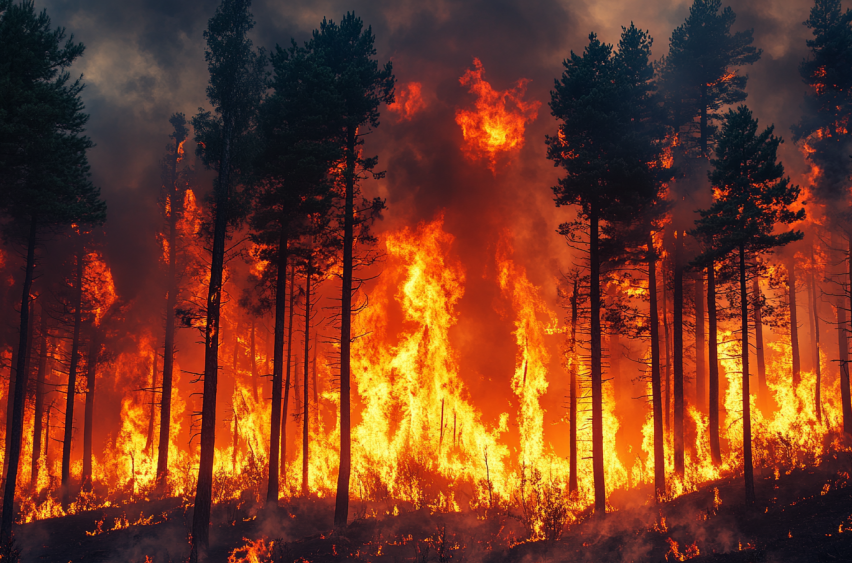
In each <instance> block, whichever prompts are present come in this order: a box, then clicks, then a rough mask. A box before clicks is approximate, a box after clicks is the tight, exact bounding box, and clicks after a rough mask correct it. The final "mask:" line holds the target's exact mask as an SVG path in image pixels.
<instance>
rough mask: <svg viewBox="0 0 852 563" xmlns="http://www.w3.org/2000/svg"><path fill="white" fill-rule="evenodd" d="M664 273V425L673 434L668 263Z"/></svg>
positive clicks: (663, 265) (664, 264) (663, 269)
mask: <svg viewBox="0 0 852 563" xmlns="http://www.w3.org/2000/svg"><path fill="white" fill-rule="evenodd" d="M662 273H663V338H664V339H665V345H666V374H665V375H666V381H665V385H664V388H663V393H664V404H663V423H664V425H665V429H666V430H667V431H669V432H671V429H672V421H671V413H672V410H671V409H672V377H671V374H672V356H671V343H672V338H671V337H672V333H671V331H670V330H669V328H670V327H669V299H668V295H667V294H668V292H667V291H666V261H665V260H663V262H662Z"/></svg>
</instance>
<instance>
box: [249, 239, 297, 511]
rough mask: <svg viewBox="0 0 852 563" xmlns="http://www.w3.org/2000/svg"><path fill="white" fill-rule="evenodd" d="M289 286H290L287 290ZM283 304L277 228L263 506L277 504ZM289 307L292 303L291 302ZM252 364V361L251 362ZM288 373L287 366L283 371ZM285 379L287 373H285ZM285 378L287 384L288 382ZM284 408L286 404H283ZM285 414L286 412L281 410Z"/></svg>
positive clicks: (282, 253) (283, 254)
mask: <svg viewBox="0 0 852 563" xmlns="http://www.w3.org/2000/svg"><path fill="white" fill-rule="evenodd" d="M292 292H293V286H292V285H291V286H290V293H291V294H292ZM286 307H287V235H286V232H285V230H284V229H283V228H282V229H281V236H280V238H279V240H278V275H277V276H276V280H275V333H274V334H275V342H274V344H273V354H274V359H273V362H272V416H271V417H270V419H271V420H270V429H269V430H270V432H269V483H268V484H267V488H266V506H267V507H277V506H278V492H279V486H278V471H279V467H283V464H282V465H279V463H278V456H279V453H280V455H281V458H282V459H283V458H284V454H283V452H280V451H279V446H280V447H281V448H282V449H283V446H284V444H285V438H284V436H283V434H282V432H283V429H284V426H283V423H282V420H281V379H282V375H283V372H284V369H283V368H284V322H285V315H286ZM291 307H292V305H291ZM252 365H254V364H252ZM287 375H288V376H289V369H288V372H287ZM288 380H289V377H288ZM289 383H290V382H289V381H288V382H287V384H288V385H289ZM285 409H286V407H285ZM285 417H286V413H285Z"/></svg>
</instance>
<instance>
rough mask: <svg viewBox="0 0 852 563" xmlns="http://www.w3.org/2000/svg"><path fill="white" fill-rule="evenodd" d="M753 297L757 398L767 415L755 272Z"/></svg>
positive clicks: (757, 288) (758, 290) (767, 389)
mask: <svg viewBox="0 0 852 563" xmlns="http://www.w3.org/2000/svg"><path fill="white" fill-rule="evenodd" d="M751 284H752V285H751V290H752V296H753V299H754V341H755V342H754V344H755V349H756V351H757V400H758V404H759V405H760V410H762V411H763V414H765V415H768V414H769V409H770V408H771V405H772V402H771V400H770V397H769V387H768V386H767V385H766V359H765V357H764V353H763V311H762V310H761V301H762V299H761V297H762V296H761V294H760V277H759V276H758V274H757V272H756V271H755V273H754V278H752V282H751Z"/></svg>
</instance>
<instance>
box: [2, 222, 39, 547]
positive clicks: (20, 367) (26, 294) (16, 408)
mask: <svg viewBox="0 0 852 563" xmlns="http://www.w3.org/2000/svg"><path fill="white" fill-rule="evenodd" d="M37 233H38V221H37V220H36V216H35V215H33V216H32V217H31V218H30V232H29V236H28V238H27V265H26V273H25V274H24V287H23V295H22V296H21V326H20V331H19V340H18V351H19V353H18V357H17V360H18V361H17V364H16V365H15V366H14V368H15V370H16V371H17V373H18V377H17V378H16V381H15V389H14V391H15V392H14V404H13V407H12V424H11V427H10V428H7V429H6V431H7V433H10V434H11V440H10V444H9V449H8V450H7V452H8V454H9V457H8V460H9V463H8V467H9V472H8V474H7V476H6V483H5V487H4V491H3V515H2V520H0V543H2V544H3V545H7V544H9V543H11V540H12V523H13V520H14V508H15V490H16V488H17V485H18V463H19V462H20V458H21V437H22V434H23V427H24V399H25V398H26V391H27V372H26V364H27V350H29V344H30V343H29V341H28V338H29V323H30V301H31V299H30V293H31V292H32V286H33V269H34V268H35V246H36V235H37ZM10 398H11V396H10Z"/></svg>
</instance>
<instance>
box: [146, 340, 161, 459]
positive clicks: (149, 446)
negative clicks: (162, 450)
mask: <svg viewBox="0 0 852 563" xmlns="http://www.w3.org/2000/svg"><path fill="white" fill-rule="evenodd" d="M156 416H157V350H156V349H154V350H151V405H150V411H149V413H148V438H147V439H146V440H145V453H147V454H148V455H153V453H154V419H155V418H156ZM158 465H159V464H158Z"/></svg>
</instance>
